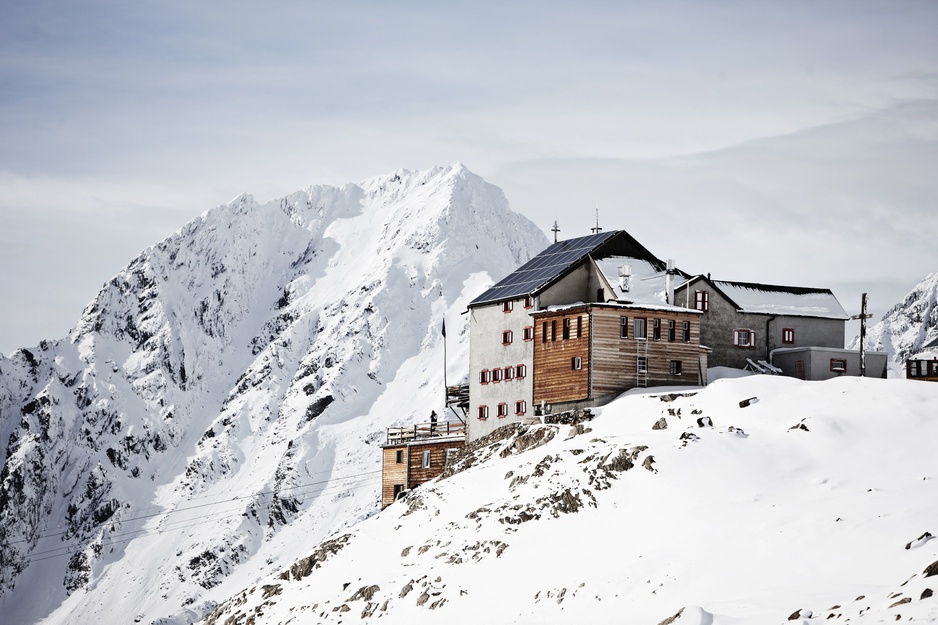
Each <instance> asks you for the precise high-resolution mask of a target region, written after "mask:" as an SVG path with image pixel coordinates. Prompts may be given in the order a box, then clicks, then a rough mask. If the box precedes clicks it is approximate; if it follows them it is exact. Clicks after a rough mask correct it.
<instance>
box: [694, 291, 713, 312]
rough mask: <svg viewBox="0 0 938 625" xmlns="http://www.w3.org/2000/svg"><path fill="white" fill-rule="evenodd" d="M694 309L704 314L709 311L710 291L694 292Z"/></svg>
mask: <svg viewBox="0 0 938 625" xmlns="http://www.w3.org/2000/svg"><path fill="white" fill-rule="evenodd" d="M694 308H696V309H697V310H702V311H704V312H707V311H708V310H710V291H694Z"/></svg>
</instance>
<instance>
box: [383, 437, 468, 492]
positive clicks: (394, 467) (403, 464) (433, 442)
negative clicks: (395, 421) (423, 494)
mask: <svg viewBox="0 0 938 625" xmlns="http://www.w3.org/2000/svg"><path fill="white" fill-rule="evenodd" d="M465 444H466V426H465V424H464V423H460V422H458V421H457V422H448V423H436V422H430V423H419V424H415V425H411V426H404V427H393V428H388V429H387V437H386V439H385V443H384V445H382V446H381V449H382V459H381V508H382V509H384V508H386V507H388V506H389V505H391V504H392V503H394V501H396V500H397V498H398V497H400V495H401V494H402V493H405V492H407V491H409V490H410V489H412V488H414V487H416V486H419V485H421V484H423V483H424V482H429V481H430V480H432V479H433V478H435V477H438V476H439V475H440V474H441V473H442V472H443V467H444V466H445V465H446V460H447V458H449V457H450V456H451V455H452V454H454V453H455V452H457V451H459V450H460V449H462V448H463V447H464V446H465Z"/></svg>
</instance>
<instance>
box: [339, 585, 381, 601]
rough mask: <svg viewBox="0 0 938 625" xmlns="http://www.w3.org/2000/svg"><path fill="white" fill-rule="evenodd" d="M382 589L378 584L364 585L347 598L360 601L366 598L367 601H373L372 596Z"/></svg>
mask: <svg viewBox="0 0 938 625" xmlns="http://www.w3.org/2000/svg"><path fill="white" fill-rule="evenodd" d="M379 590H381V588H379V587H378V586H377V585H371V586H362V587H361V588H359V589H358V590H356V591H355V594H354V595H352V596H351V597H349V598H348V599H347V601H360V600H361V599H364V600H365V601H371V598H372V597H374V596H375V593H376V592H378V591H379Z"/></svg>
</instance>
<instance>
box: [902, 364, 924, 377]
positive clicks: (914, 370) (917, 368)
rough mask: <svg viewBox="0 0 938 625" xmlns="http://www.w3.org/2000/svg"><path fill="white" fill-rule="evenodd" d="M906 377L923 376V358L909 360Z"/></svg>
mask: <svg viewBox="0 0 938 625" xmlns="http://www.w3.org/2000/svg"><path fill="white" fill-rule="evenodd" d="M905 364H906V369H907V371H906V377H909V378H921V377H923V376H922V361H921V360H909V361H907V362H906V363H905Z"/></svg>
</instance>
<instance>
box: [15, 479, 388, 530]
mask: <svg viewBox="0 0 938 625" xmlns="http://www.w3.org/2000/svg"><path fill="white" fill-rule="evenodd" d="M376 473H381V470H380V469H379V470H377V471H366V472H364V473H356V474H354V475H343V476H338V477H334V478H331V479H329V480H322V481H319V482H308V483H304V484H297V485H295V486H285V487H282V488H275V489H271V490H266V491H265V490H261V491H257V492H255V493H252V494H250V495H241V496H238V497H232V498H229V499H219V500H216V501H211V502H208V503H201V504H195V505H192V506H186V507H183V508H174V509H173V510H166V511H162V512H154V513H152V514H141V515H139V516H135V517H130V518H127V519H119V520H118V521H117V522H120V523H130V522H132V521H140V520H142V519H150V518H154V517H158V516H168V515H170V514H177V513H180V512H187V511H189V510H197V509H199V508H206V507H210V506H215V505H218V504H223V503H230V502H233V501H239V500H242V499H253V498H255V497H262V496H264V495H275V494H278V493H281V492H285V491H291V490H297V489H301V488H310V487H313V486H318V485H320V484H326V485H328V484H329V483H330V482H332V481H337V480H349V479H354V478H358V477H364V476H367V475H374V474H376ZM155 507H156V506H147V507H146V508H144V510H148V509H151V508H155ZM109 520H110V519H109ZM67 533H68V532H67V531H63V532H51V533H47V534H40V535H39V536H37V537H36V541H37V542H38V541H39V540H42V539H43V538H53V537H55V536H63V535H65V534H67ZM24 542H29V541H28V539H25V538H22V539H20V540H13V541H9V542H8V543H7V544H8V545H16V544H19V543H24Z"/></svg>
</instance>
